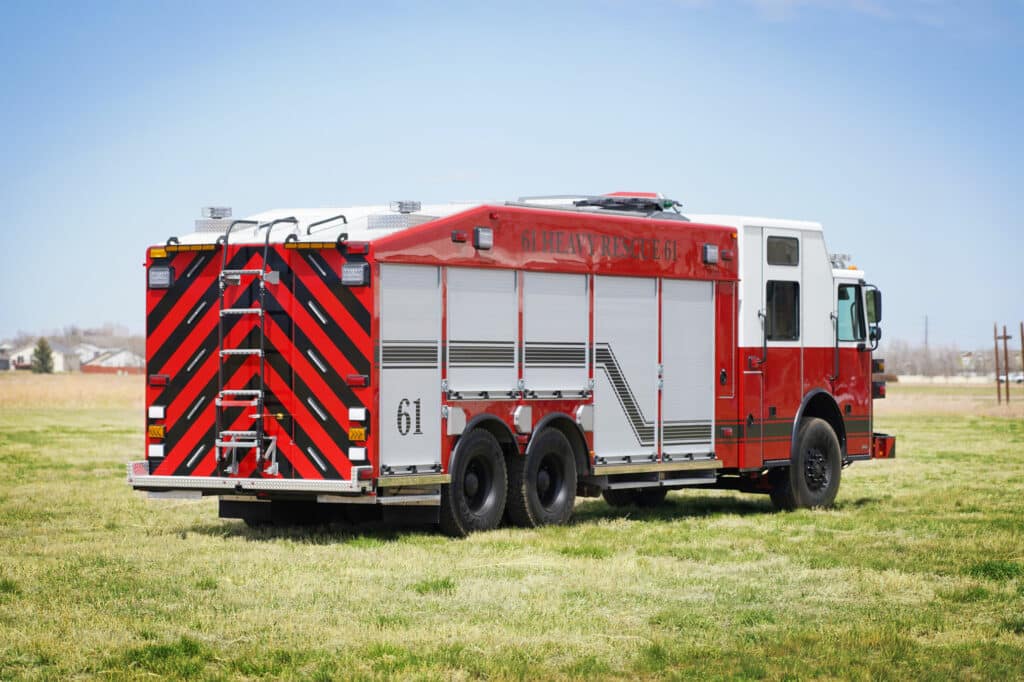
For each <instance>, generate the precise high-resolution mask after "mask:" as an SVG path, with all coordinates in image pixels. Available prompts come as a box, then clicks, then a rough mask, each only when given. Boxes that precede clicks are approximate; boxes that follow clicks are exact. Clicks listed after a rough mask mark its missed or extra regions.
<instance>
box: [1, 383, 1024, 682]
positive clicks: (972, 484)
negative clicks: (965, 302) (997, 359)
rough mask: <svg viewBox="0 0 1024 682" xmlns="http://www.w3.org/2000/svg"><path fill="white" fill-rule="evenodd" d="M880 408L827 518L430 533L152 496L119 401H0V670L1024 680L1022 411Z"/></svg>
mask: <svg viewBox="0 0 1024 682" xmlns="http://www.w3.org/2000/svg"><path fill="white" fill-rule="evenodd" d="M890 388H891V391H892V392H893V393H896V392H897V391H900V390H902V388H901V387H899V386H898V385H894V386H892V387H890ZM2 390H4V387H0V391H2ZM915 390H916V389H915ZM880 421H881V422H882V423H880V424H879V425H878V426H879V428H881V429H884V430H887V431H889V432H893V433H896V434H898V437H899V439H900V440H899V446H898V453H899V458H898V459H896V460H895V461H892V462H869V463H862V464H857V465H854V466H853V467H851V468H849V469H847V470H845V471H844V472H843V481H842V486H841V488H840V492H839V498H838V504H837V506H836V508H835V509H833V510H830V511H821V512H809V511H800V512H795V513H790V514H779V513H774V512H772V511H771V508H770V505H769V503H768V500H767V499H766V498H764V497H759V496H752V495H743V494H739V493H730V492H708V491H686V492H677V493H672V494H670V495H669V497H668V500H667V502H666V503H665V505H664V506H662V507H660V508H657V509H652V510H639V509H624V510H613V509H611V508H609V507H608V506H607V505H605V504H604V503H603V502H601V501H597V500H586V501H581V502H580V503H579V505H578V507H577V513H576V517H575V520H574V523H573V524H572V525H571V526H568V527H561V528H543V529H537V530H520V529H513V528H501V529H499V530H497V531H494V532H491V533H485V534H480V535H474V536H472V537H470V538H468V539H465V540H451V539H448V538H445V537H443V536H440V535H437V534H434V533H431V532H429V531H427V530H423V529H417V528H390V529H386V530H380V529H376V530H367V531H360V530H354V529H351V528H346V527H342V526H331V527H326V528H316V529H312V530H299V529H270V530H264V529H260V530H252V529H249V528H247V527H245V526H244V525H243V524H242V523H240V522H237V521H225V520H220V519H218V518H217V512H216V505H215V503H214V502H213V501H203V502H186V501H167V500H162V501H155V500H153V501H151V500H148V499H146V498H144V497H142V496H140V495H138V494H135V493H132V492H131V491H130V490H129V489H128V488H127V487H126V485H125V484H124V462H125V461H127V460H129V459H132V458H136V457H138V454H139V453H140V452H141V449H142V439H141V435H140V430H141V423H142V419H141V416H140V411H139V410H138V409H137V408H134V409H119V408H116V407H110V406H104V407H103V408H100V409H84V408H81V407H64V406H58V407H51V408H47V409H43V408H42V407H33V406H32V405H30V404H27V405H24V406H7V407H4V408H3V409H2V410H0V480H3V484H2V485H0V679H7V678H30V679H31V678H40V679H58V678H68V677H113V678H116V679H123V678H131V679H154V678H160V677H199V678H207V679H212V678H217V679H224V678H241V679H256V678H264V679H280V678H301V679H337V678H351V677H359V678H389V677H415V678H426V679H450V678H453V677H455V678H485V677H486V678H531V679H532V678H563V679H582V678H594V677H597V678H628V679H632V678H648V677H662V676H670V677H679V678H687V677H701V678H719V679H721V678H741V679H748V678H764V677H767V678H771V679H782V678H787V679H788V678H795V679H807V678H842V679H848V678H853V679H865V680H866V679H874V678H880V679H904V678H908V677H909V678H924V679H936V680H938V679H948V678H950V677H956V678H963V677H973V678H987V679H1013V678H1020V677H1022V676H1024V619H1022V614H1024V494H1022V493H1024V423H1022V421H1021V420H1019V419H1017V420H1014V419H1006V418H999V417H980V416H971V415H970V414H964V415H949V414H944V415H933V416H929V415H926V414H904V415H900V416H893V417H890V418H888V419H882V420H880Z"/></svg>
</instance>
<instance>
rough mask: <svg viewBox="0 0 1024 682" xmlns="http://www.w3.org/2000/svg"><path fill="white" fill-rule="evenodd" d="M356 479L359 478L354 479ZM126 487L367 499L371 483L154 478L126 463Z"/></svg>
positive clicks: (141, 465)
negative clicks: (365, 497)
mask: <svg viewBox="0 0 1024 682" xmlns="http://www.w3.org/2000/svg"><path fill="white" fill-rule="evenodd" d="M353 478H358V476H353ZM128 483H129V484H130V485H131V486H132V488H135V489H136V490H151V491H161V490H196V491H200V492H208V493H213V494H225V493H244V492H279V493H283V492H295V493H343V494H344V493H348V494H353V493H354V494H360V495H368V494H370V493H371V492H372V481H360V480H351V481H342V480H309V479H297V478H222V477H220V476H154V475H152V474H150V473H149V462H147V461H145V460H143V461H139V462H129V463H128Z"/></svg>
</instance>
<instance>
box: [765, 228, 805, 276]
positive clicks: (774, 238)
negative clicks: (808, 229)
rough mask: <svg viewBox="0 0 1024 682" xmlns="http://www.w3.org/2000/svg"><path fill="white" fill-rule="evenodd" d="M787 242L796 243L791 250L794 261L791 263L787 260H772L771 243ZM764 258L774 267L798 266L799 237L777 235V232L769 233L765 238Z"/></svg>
mask: <svg viewBox="0 0 1024 682" xmlns="http://www.w3.org/2000/svg"><path fill="white" fill-rule="evenodd" d="M789 242H793V243H794V244H795V245H796V248H795V250H794V251H793V253H795V254H796V261H795V262H793V263H790V262H788V261H786V262H780V261H778V260H775V261H773V260H772V244H773V243H789ZM787 253H788V249H787ZM764 259H765V262H766V263H767V264H768V265H772V266H775V267H783V268H798V267H800V238H799V237H786V236H783V235H778V234H770V235H768V236H767V238H766V239H765V245H764Z"/></svg>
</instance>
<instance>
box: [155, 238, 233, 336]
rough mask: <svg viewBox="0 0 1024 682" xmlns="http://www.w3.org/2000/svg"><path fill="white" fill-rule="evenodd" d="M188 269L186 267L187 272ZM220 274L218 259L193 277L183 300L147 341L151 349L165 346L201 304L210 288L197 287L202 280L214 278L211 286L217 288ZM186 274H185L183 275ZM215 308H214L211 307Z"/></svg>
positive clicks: (170, 311)
mask: <svg viewBox="0 0 1024 682" xmlns="http://www.w3.org/2000/svg"><path fill="white" fill-rule="evenodd" d="M187 270H188V268H187V267H185V271H187ZM218 272H220V263H219V262H218V259H217V258H211V259H210V260H209V262H208V263H207V264H206V265H205V266H203V268H202V269H201V270H200V271H199V272H198V273H196V274H194V275H193V279H192V281H191V282H190V283H189V286H188V289H187V290H186V291H185V293H184V294H182V296H181V298H180V299H179V300H178V302H177V303H175V304H174V307H173V308H171V309H170V310H169V311H167V315H166V316H164V319H163V321H162V322H161V323H160V326H159V327H157V328H156V329H155V330H154V331H153V333H152V334H150V335H149V339H147V345H149V347H150V348H154V349H155V348H159V347H160V346H162V345H164V342H165V341H167V339H168V338H169V337H170V336H171V334H173V333H174V332H175V330H176V329H178V328H179V327H180V326H181V325H182V324H183V323H184V321H185V316H186V315H188V313H189V311H190V310H192V308H193V307H195V305H196V304H197V303H198V302H199V299H201V298H202V297H203V296H204V295H205V294H206V292H207V291H208V290H209V287H201V286H197V284H198V282H199V280H200V279H201V278H205V277H210V278H212V282H211V285H212V286H217V277H216V275H217V273H218ZM182 274H184V272H183V273H182ZM211 307H213V306H211Z"/></svg>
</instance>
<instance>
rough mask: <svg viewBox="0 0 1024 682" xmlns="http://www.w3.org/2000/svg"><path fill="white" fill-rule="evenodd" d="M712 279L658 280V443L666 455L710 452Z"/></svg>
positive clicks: (712, 378)
mask: <svg viewBox="0 0 1024 682" xmlns="http://www.w3.org/2000/svg"><path fill="white" fill-rule="evenodd" d="M713 286H714V285H713V283H711V282H695V281H685V280H670V279H666V280H663V281H662V292H661V306H662V308H661V334H662V343H661V360H662V365H663V373H662V376H663V378H664V387H663V389H662V394H661V419H662V422H661V442H662V452H664V453H665V455H666V456H672V455H680V454H692V455H694V456H696V455H705V456H711V454H712V453H713V451H714V443H713V428H712V420H713V418H714V399H715V398H714V392H715V380H714V377H715V365H714V360H715V304H714V293H713V291H714V290H713Z"/></svg>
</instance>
